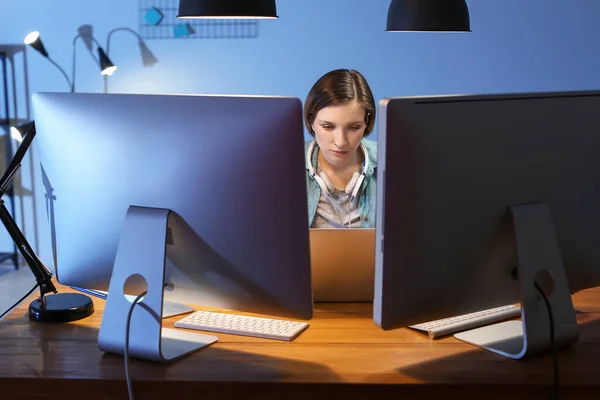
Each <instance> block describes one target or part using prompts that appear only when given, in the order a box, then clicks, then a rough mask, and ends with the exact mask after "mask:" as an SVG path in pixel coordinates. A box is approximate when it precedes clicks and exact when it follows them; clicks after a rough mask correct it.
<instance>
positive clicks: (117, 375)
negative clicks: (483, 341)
mask: <svg viewBox="0 0 600 400" xmlns="http://www.w3.org/2000/svg"><path fill="white" fill-rule="evenodd" d="M58 288H59V290H60V291H63V292H64V291H69V290H68V289H67V288H65V287H62V286H60V285H59V286H58ZM34 297H35V296H32V298H31V299H33V298H34ZM29 302H30V300H28V301H26V302H24V303H22V304H21V306H19V308H17V309H16V310H15V311H13V312H12V313H11V314H10V315H9V316H8V317H7V318H6V319H5V320H4V321H2V323H0V393H1V395H0V398H2V399H5V400H6V399H13V398H15V399H30V398H36V399H50V398H61V399H68V398H78V399H113V398H114V399H117V398H119V399H121V398H123V399H125V398H127V388H126V384H125V380H124V379H125V375H124V366H123V357H121V356H117V355H112V354H105V353H103V352H101V351H100V350H99V349H98V345H97V336H98V330H99V327H100V322H101V318H102V313H103V309H104V301H103V300H99V299H94V303H95V304H94V305H95V307H96V311H95V313H94V314H93V315H92V316H91V317H89V318H87V319H84V320H81V321H77V322H72V323H68V324H42V323H33V322H30V321H29V320H28V318H27V307H28V306H29ZM573 302H574V305H575V308H576V309H577V311H578V313H577V320H578V322H579V328H580V338H579V342H578V343H577V344H575V345H574V346H572V347H570V348H567V349H563V350H561V351H560V353H559V369H560V385H561V393H563V396H562V398H569V399H573V398H576V399H593V398H598V396H599V395H598V394H599V393H600V367H599V361H600V289H591V290H587V291H583V292H580V293H578V294H576V295H575V296H573ZM371 308H372V305H371V304H317V305H316V306H315V316H314V318H313V320H311V321H310V327H309V328H308V329H307V330H306V331H305V332H304V333H303V334H302V335H301V336H299V337H298V338H297V339H296V340H294V341H293V342H282V341H274V340H268V339H258V338H250V337H242V336H232V335H226V334H218V335H217V336H218V337H219V342H217V343H216V344H214V345H212V346H210V347H209V348H206V349H204V350H200V351H198V352H196V353H194V354H192V355H190V356H188V357H186V358H184V359H181V360H179V361H176V362H175V363H173V364H166V365H165V364H156V363H152V362H148V361H141V360H131V363H130V373H131V376H132V379H133V381H134V383H133V385H134V391H135V393H136V395H137V397H136V398H138V399H151V398H152V399H154V398H157V399H164V398H168V396H172V397H174V398H177V399H180V398H194V399H197V398H202V399H234V398H242V396H243V397H244V399H303V400H307V399H308V400H313V399H315V398H344V399H348V398H352V399H354V398H364V399H369V400H373V399H375V398H378V399H383V398H394V399H399V398H401V396H408V397H404V398H417V397H422V398H433V397H434V396H440V397H443V398H454V397H456V398H462V399H464V398H485V399H486V400H490V399H496V398H507V397H510V398H513V399H514V398H538V399H539V398H544V399H545V398H548V399H549V398H550V394H551V382H552V360H551V357H550V356H538V357H534V358H532V359H528V360H525V361H514V360H510V359H506V358H504V357H501V356H498V355H495V354H492V353H489V352H486V351H483V350H479V349H477V348H474V347H472V346H469V345H467V344H464V343H462V342H459V341H457V340H456V339H454V338H452V337H447V338H444V339H438V340H430V339H429V338H428V337H427V336H426V335H424V334H422V333H420V332H415V331H412V330H409V329H398V330H394V331H382V330H380V329H379V328H378V327H376V326H375V325H374V324H373V322H372V319H371V317H372V310H371ZM177 319H178V317H173V318H170V319H168V320H165V321H164V326H167V327H173V323H174V321H175V320H177ZM348 383H352V384H353V385H342V384H348Z"/></svg>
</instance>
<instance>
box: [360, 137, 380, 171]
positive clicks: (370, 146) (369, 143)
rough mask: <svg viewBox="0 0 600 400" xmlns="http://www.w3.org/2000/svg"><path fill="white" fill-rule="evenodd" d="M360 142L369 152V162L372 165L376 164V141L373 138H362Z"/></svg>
mask: <svg viewBox="0 0 600 400" xmlns="http://www.w3.org/2000/svg"><path fill="white" fill-rule="evenodd" d="M362 144H363V145H364V146H365V147H366V149H367V153H368V154H369V162H371V164H372V165H373V166H376V165H377V142H376V141H374V140H369V139H363V140H362Z"/></svg>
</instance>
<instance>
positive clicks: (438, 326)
mask: <svg viewBox="0 0 600 400" xmlns="http://www.w3.org/2000/svg"><path fill="white" fill-rule="evenodd" d="M519 315H521V307H519V306H514V305H508V306H501V307H496V308H490V309H488V310H483V311H477V312H474V313H470V314H464V315H459V316H457V317H450V318H444V319H438V320H436V321H430V322H424V323H422V324H417V325H411V326H410V328H413V329H417V330H420V331H425V332H427V333H428V334H429V337H430V338H432V339H434V338H436V337H440V336H445V335H451V334H453V333H456V332H462V331H466V330H468V329H474V328H479V327H480V326H484V325H490V324H493V323H495V322H499V321H503V320H506V319H510V318H513V317H517V316H519Z"/></svg>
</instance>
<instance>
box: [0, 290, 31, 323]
mask: <svg viewBox="0 0 600 400" xmlns="http://www.w3.org/2000/svg"><path fill="white" fill-rule="evenodd" d="M37 288H38V284H37V283H36V284H35V286H34V287H33V288H32V289H31V290H30V291H29V292H28V293H27V294H26V295H25V296H23V297H21V300H19V301H17V302H16V303H15V304H13V305H12V306H10V308H9V309H8V310H6V311H4V312H3V313H2V315H0V320H2V318H3V317H4V316H5V315H6V314H8V313H9V312H11V311H12V310H13V309H14V308H15V307H16V306H18V305H19V304H21V302H22V301H23V300H25V299H26V298H28V297H29V296H31V293H33V291H34V290H35V289H37Z"/></svg>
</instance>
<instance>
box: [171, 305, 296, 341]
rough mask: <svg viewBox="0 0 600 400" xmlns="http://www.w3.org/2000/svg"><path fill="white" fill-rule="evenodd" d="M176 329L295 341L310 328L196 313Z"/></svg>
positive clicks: (259, 319)
mask: <svg viewBox="0 0 600 400" xmlns="http://www.w3.org/2000/svg"><path fill="white" fill-rule="evenodd" d="M175 327H176V328H188V329H197V330H200V331H209V332H217V333H230V334H233V335H243V336H254V337H260V338H265V339H277V340H293V339H294V338H296V336H298V335H299V334H300V333H301V332H302V331H303V330H305V329H306V328H307V327H308V324H307V323H306V322H295V321H285V320H281V319H270V318H261V317H248V316H245V315H235V314H225V313H217V312H209V311H196V312H194V313H192V314H190V315H188V316H186V317H185V318H182V319H180V320H179V321H177V322H175Z"/></svg>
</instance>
